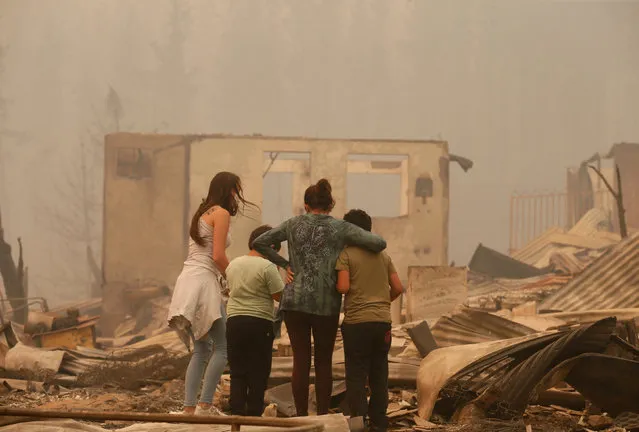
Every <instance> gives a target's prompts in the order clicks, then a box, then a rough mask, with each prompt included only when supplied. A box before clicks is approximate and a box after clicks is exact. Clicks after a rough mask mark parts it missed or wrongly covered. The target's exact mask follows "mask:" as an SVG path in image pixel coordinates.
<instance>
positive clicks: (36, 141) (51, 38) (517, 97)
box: [0, 0, 639, 298]
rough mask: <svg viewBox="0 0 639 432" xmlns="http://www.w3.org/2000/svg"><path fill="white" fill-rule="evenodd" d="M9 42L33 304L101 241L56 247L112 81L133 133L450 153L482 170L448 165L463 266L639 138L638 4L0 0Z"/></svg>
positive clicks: (13, 194) (15, 207)
mask: <svg viewBox="0 0 639 432" xmlns="http://www.w3.org/2000/svg"><path fill="white" fill-rule="evenodd" d="M0 46H3V47H4V48H5V50H4V51H5V55H4V56H3V57H2V58H1V59H0V64H2V65H3V66H4V68H3V69H2V68H0V70H3V72H0V97H2V98H4V99H5V101H6V110H5V115H4V118H0V134H2V135H0V137H1V140H2V148H1V152H2V153H1V154H0V157H1V158H2V167H3V169H4V173H2V178H0V181H2V182H3V184H2V187H1V188H0V193H1V194H2V197H1V199H2V202H1V204H0V205H1V207H2V211H3V217H4V219H5V223H6V224H7V228H8V235H9V237H10V239H11V240H12V241H13V242H14V243H15V237H17V236H23V237H24V239H25V248H26V254H27V259H28V263H29V265H30V267H31V270H30V271H31V274H30V278H31V280H30V284H31V287H32V292H39V293H40V294H42V293H44V290H45V288H46V289H52V288H53V289H55V290H56V292H59V293H60V297H61V298H72V297H73V296H75V295H77V293H78V292H79V291H82V289H83V288H81V287H82V283H83V282H82V280H81V279H82V278H84V277H85V275H84V274H82V271H84V270H82V271H80V272H79V273H80V276H78V271H77V267H76V266H78V265H79V266H80V267H81V268H82V269H83V268H84V262H85V258H84V246H83V245H82V242H75V243H74V242H71V243H69V242H64V241H62V240H61V239H60V237H59V236H57V235H56V234H55V233H56V232H60V224H61V223H62V222H60V220H61V219H64V220H66V221H67V225H68V221H69V220H70V221H73V220H74V218H76V219H78V217H77V214H78V211H79V210H78V209H79V208H80V206H78V202H79V201H80V200H79V198H80V197H81V193H80V192H78V191H77V188H76V189H75V190H74V189H73V188H71V187H69V184H72V185H73V184H75V185H77V184H80V183H79V182H80V180H79V179H80V178H81V175H80V174H81V172H80V171H79V170H78V166H79V165H80V157H79V156H78V155H79V153H80V142H84V143H85V146H88V147H85V148H87V149H88V150H87V157H86V161H87V162H86V166H87V167H88V172H90V174H91V178H90V179H89V180H87V183H86V184H87V185H88V186H87V190H88V191H89V192H88V193H89V194H90V195H95V197H94V199H95V203H96V205H95V208H99V200H100V198H101V186H100V182H101V180H100V179H101V177H102V162H101V160H100V155H101V149H100V148H99V145H97V146H96V139H95V137H99V136H100V135H101V134H102V133H103V132H105V131H108V130H113V129H115V128H116V127H117V126H116V124H115V123H116V122H115V121H114V116H113V115H112V113H113V104H111V106H110V108H108V107H107V106H106V98H107V95H108V94H109V87H111V88H113V89H114V90H115V92H117V94H118V95H119V99H120V104H121V107H122V116H121V118H119V128H120V129H122V130H134V131H143V132H149V131H161V132H183V133H214V132H226V133H237V134H241V133H262V134H265V135H302V136H313V137H315V136H321V137H344V138H351V137H362V138H411V139H428V138H441V139H445V140H447V141H449V143H450V150H451V152H454V153H456V154H459V155H462V156H465V157H468V158H470V159H472V160H474V162H475V167H474V168H473V169H472V170H471V171H470V172H469V173H463V172H462V171H461V169H459V167H457V166H453V167H452V169H451V224H450V244H451V247H450V257H451V259H455V260H456V261H457V262H458V263H465V262H467V260H468V258H469V257H470V254H471V253H472V252H473V250H474V248H475V247H476V245H477V243H478V242H482V243H484V244H485V245H488V246H492V247H495V248H497V249H499V250H503V251H505V250H506V248H507V246H508V234H509V231H508V222H509V197H510V194H511V193H512V192H513V191H515V190H520V191H523V190H525V191H530V190H544V189H563V188H564V181H565V169H566V167H567V166H569V165H574V164H576V163H578V162H579V161H581V160H582V159H584V158H585V157H588V156H590V155H591V154H593V153H594V152H596V151H602V150H607V149H608V148H609V147H610V146H611V144H612V143H613V142H616V141H635V142H639V121H637V118H638V117H637V116H638V113H639V2H636V1H627V2H615V1H583V2H582V1H546V0H535V1H534V0H494V1H489V0H485V1H482V0H456V1H450V0H438V1H435V0H412V1H408V0H332V1H329V0H325V1H320V0H303V1H300V0H219V1H218V0H176V1H171V0H91V1H86V0H55V1H54V0H49V1H43V0H0ZM91 136H93V139H91ZM97 142H98V144H99V140H97ZM96 147H97V151H95V150H91V148H96ZM94 213H95V215H94V216H96V217H95V218H94V220H93V221H92V225H94V226H92V227H90V230H91V232H92V233H93V234H92V237H95V238H94V239H93V240H92V242H94V244H95V245H96V248H97V249H98V250H99V247H100V246H99V245H100V241H99V229H100V226H101V222H100V221H99V214H100V213H99V211H97V210H94ZM82 224H83V223H82V220H81V218H80V219H78V225H79V226H81V225H82ZM71 225H73V224H71Z"/></svg>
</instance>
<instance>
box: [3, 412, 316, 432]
mask: <svg viewBox="0 0 639 432" xmlns="http://www.w3.org/2000/svg"><path fill="white" fill-rule="evenodd" d="M0 416H12V417H32V418H46V419H54V418H55V419H74V420H100V421H106V420H116V421H132V422H149V423H189V424H218V425H230V426H231V430H233V431H239V430H240V426H241V425H244V426H266V427H277V428H281V429H280V430H285V431H287V432H322V431H324V425H323V424H322V423H320V422H314V421H310V420H303V419H300V418H293V419H286V418H276V417H275V418H271V417H269V418H266V417H245V416H196V415H185V414H163V413H157V414H156V413H136V412H117V411H56V410H40V409H24V408H4V407H0Z"/></svg>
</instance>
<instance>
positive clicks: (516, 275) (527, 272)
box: [468, 243, 542, 279]
mask: <svg viewBox="0 0 639 432" xmlns="http://www.w3.org/2000/svg"><path fill="white" fill-rule="evenodd" d="M468 268H469V269H470V270H472V271H474V272H477V273H482V274H485V275H488V276H492V277H502V278H512V279H524V278H528V277H532V276H538V275H540V274H541V273H542V271H541V270H540V269H538V268H535V267H533V266H531V265H529V264H526V263H523V262H521V261H518V260H516V259H514V258H512V257H509V256H508V255H504V254H502V253H500V252H497V251H496V250H493V249H490V248H487V247H486V246H484V245H482V244H481V243H480V244H479V246H477V249H475V253H474V254H473V257H472V258H471V259H470V263H469V264H468Z"/></svg>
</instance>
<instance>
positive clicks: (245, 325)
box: [226, 225, 284, 416]
mask: <svg viewBox="0 0 639 432" xmlns="http://www.w3.org/2000/svg"><path fill="white" fill-rule="evenodd" d="M270 229H271V227H270V226H268V225H263V226H261V227H259V228H257V229H256V230H255V231H253V232H252V233H251V236H250V238H249V249H250V252H249V254H248V255H244V256H241V257H239V258H236V259H234V260H233V261H231V263H230V264H229V266H228V268H227V269H226V277H227V281H228V286H229V291H230V293H229V301H228V305H227V315H228V320H227V322H226V339H227V347H228V348H227V349H228V359H229V366H230V368H231V398H230V399H231V400H230V404H231V413H232V414H233V415H249V416H260V415H262V410H263V409H264V392H265V391H266V387H267V384H268V377H269V375H270V374H271V362H272V357H273V352H272V348H273V339H274V329H273V309H274V307H273V300H278V301H279V299H280V294H281V292H282V290H283V289H284V281H283V280H282V277H281V276H280V273H279V271H278V270H277V267H276V266H275V264H273V263H271V262H270V261H268V260H266V259H264V257H262V255H260V254H259V253H258V252H256V251H255V250H254V249H253V242H254V241H255V239H256V238H258V237H259V236H260V235H262V234H264V233H265V232H268V231H269V230H270ZM271 247H272V248H273V249H274V250H276V251H279V249H280V245H279V244H277V245H273V246H271Z"/></svg>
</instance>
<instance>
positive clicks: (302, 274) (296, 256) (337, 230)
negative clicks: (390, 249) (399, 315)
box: [253, 213, 386, 316]
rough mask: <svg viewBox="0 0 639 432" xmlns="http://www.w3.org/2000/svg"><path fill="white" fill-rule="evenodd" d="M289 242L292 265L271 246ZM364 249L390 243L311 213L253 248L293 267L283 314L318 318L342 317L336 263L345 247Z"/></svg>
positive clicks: (286, 224) (289, 222)
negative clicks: (304, 313) (306, 314)
mask: <svg viewBox="0 0 639 432" xmlns="http://www.w3.org/2000/svg"><path fill="white" fill-rule="evenodd" d="M284 241H286V242H288V253H289V257H290V263H289V262H288V261H287V260H286V259H284V257H282V256H281V255H280V254H278V253H277V252H276V251H275V250H274V249H272V248H271V245H273V244H275V243H282V242H284ZM346 245H349V246H360V247H363V248H365V249H368V250H371V251H373V252H381V251H383V250H384V249H386V241H385V240H384V239H383V238H381V237H380V236H378V235H375V234H372V233H370V232H368V231H365V230H363V229H361V228H359V227H357V226H355V225H353V224H350V223H348V222H345V221H343V220H341V219H335V218H333V217H331V216H328V215H322V214H313V213H307V214H305V215H301V216H296V217H293V218H291V219H289V220H287V221H285V222H284V223H282V224H281V225H280V226H278V227H276V228H273V229H272V230H270V231H268V232H266V233H264V234H262V235H261V236H260V237H258V238H257V239H256V240H255V242H254V243H253V248H254V249H255V250H256V251H257V252H259V253H260V254H262V255H263V256H264V257H266V258H267V259H268V260H270V261H271V262H273V263H274V264H276V265H277V266H279V267H282V268H286V267H288V266H289V265H290V267H291V269H292V270H293V271H294V272H295V278H294V280H293V283H292V284H288V285H286V287H285V288H284V292H283V293H282V299H281V309H282V310H283V311H287V310H290V311H298V312H306V313H310V314H315V315H326V316H329V315H339V311H340V307H341V303H342V295H341V294H340V293H338V292H337V290H336V289H335V285H336V283H337V272H336V271H335V262H336V261H337V257H338V256H339V254H340V252H341V251H342V249H343V248H344V246H346Z"/></svg>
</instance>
